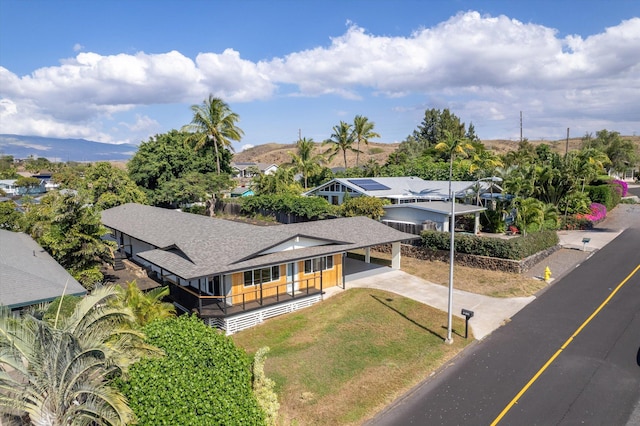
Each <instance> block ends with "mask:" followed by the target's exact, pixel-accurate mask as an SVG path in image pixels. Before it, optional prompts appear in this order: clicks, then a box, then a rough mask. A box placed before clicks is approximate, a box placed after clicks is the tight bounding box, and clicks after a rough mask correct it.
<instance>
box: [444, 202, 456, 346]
mask: <svg viewBox="0 0 640 426" xmlns="http://www.w3.org/2000/svg"><path fill="white" fill-rule="evenodd" d="M450 195H451V222H450V224H449V232H451V243H450V244H451V247H450V249H449V312H448V322H447V340H445V343H448V344H451V343H453V337H452V336H451V329H452V327H453V258H454V243H455V233H456V213H455V210H456V207H455V206H456V197H455V196H454V194H453V192H451V194H450Z"/></svg>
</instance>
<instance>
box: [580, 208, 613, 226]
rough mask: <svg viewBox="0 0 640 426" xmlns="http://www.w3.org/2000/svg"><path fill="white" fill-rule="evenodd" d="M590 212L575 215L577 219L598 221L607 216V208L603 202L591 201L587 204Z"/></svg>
mask: <svg viewBox="0 0 640 426" xmlns="http://www.w3.org/2000/svg"><path fill="white" fill-rule="evenodd" d="M589 210H591V212H590V213H587V214H577V215H576V217H577V218H578V219H587V220H588V221H590V222H593V223H598V222H601V221H603V220H604V218H605V217H607V208H606V207H605V206H604V204H600V203H591V205H590V206H589Z"/></svg>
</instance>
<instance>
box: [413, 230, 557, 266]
mask: <svg viewBox="0 0 640 426" xmlns="http://www.w3.org/2000/svg"><path fill="white" fill-rule="evenodd" d="M421 237H422V245H423V246H424V247H426V248H428V249H431V250H449V249H450V247H451V241H450V239H451V235H450V234H449V233H448V232H438V231H423V232H422V234H421ZM558 242H559V240H558V234H556V232H555V231H551V230H544V231H540V232H531V233H529V234H527V235H526V236H521V237H517V238H511V239H508V240H503V239H500V238H487V237H480V236H477V235H466V234H464V235H456V238H455V241H454V244H455V251H456V252H458V253H465V254H472V255H477V256H488V257H497V258H500V259H512V260H521V259H524V258H525V257H528V256H531V255H532V254H535V253H538V252H540V251H542V250H546V249H548V248H551V247H553V246H555V245H557V244H558Z"/></svg>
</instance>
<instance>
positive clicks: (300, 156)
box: [288, 138, 324, 189]
mask: <svg viewBox="0 0 640 426" xmlns="http://www.w3.org/2000/svg"><path fill="white" fill-rule="evenodd" d="M315 146H316V144H315V142H314V141H313V139H311V138H309V139H307V138H302V139H300V140H298V142H296V152H291V151H289V152H288V154H289V155H290V156H291V163H290V164H291V165H292V166H293V168H294V170H295V171H296V172H298V173H302V177H303V179H304V189H307V187H308V185H307V184H308V178H309V175H310V174H312V173H313V172H314V171H315V170H316V169H318V167H319V166H320V164H322V163H323V162H324V156H323V155H322V154H319V155H313V149H314V148H315Z"/></svg>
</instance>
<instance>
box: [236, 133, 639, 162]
mask: <svg viewBox="0 0 640 426" xmlns="http://www.w3.org/2000/svg"><path fill="white" fill-rule="evenodd" d="M622 138H623V139H628V140H630V141H632V142H633V143H634V144H635V145H636V151H637V152H638V154H639V155H640V136H622ZM529 142H531V144H533V145H534V146H538V145H542V144H546V145H549V146H550V147H551V150H552V151H555V152H558V153H560V154H564V152H565V150H566V148H567V141H566V139H563V140H557V141H547V140H537V141H529ZM482 143H483V144H484V146H485V147H486V148H487V149H488V150H491V151H493V152H495V153H496V154H504V153H507V152H509V151H515V150H517V149H518V141H511V140H506V139H494V140H483V141H482ZM581 143H582V139H581V138H570V139H569V151H573V150H577V149H580V144H581ZM398 145H400V144H398V143H373V142H369V145H365V146H361V147H360V150H361V151H362V154H360V164H366V163H367V162H368V161H369V160H370V159H374V160H375V161H376V162H377V163H378V164H380V165H382V164H384V163H385V162H386V161H387V158H388V157H389V154H391V153H392V152H394V151H395V150H396V149H397V148H398ZM327 148H328V147H327V146H322V144H316V148H315V153H316V154H317V153H321V152H323V151H325V150H326V149H327ZM295 150H296V146H295V144H278V143H268V144H264V145H258V146H255V147H253V148H250V149H247V150H245V151H242V152H239V153H236V154H235V155H234V156H233V161H236V162H255V163H269V164H278V165H280V164H284V163H287V162H289V161H291V156H290V155H289V154H288V152H289V151H292V152H295ZM355 163H356V154H355V153H352V152H347V166H348V167H353V166H355ZM328 166H329V167H344V159H343V157H342V154H341V153H340V154H338V155H337V156H335V157H334V158H333V160H331V162H330V163H329V165H328Z"/></svg>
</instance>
